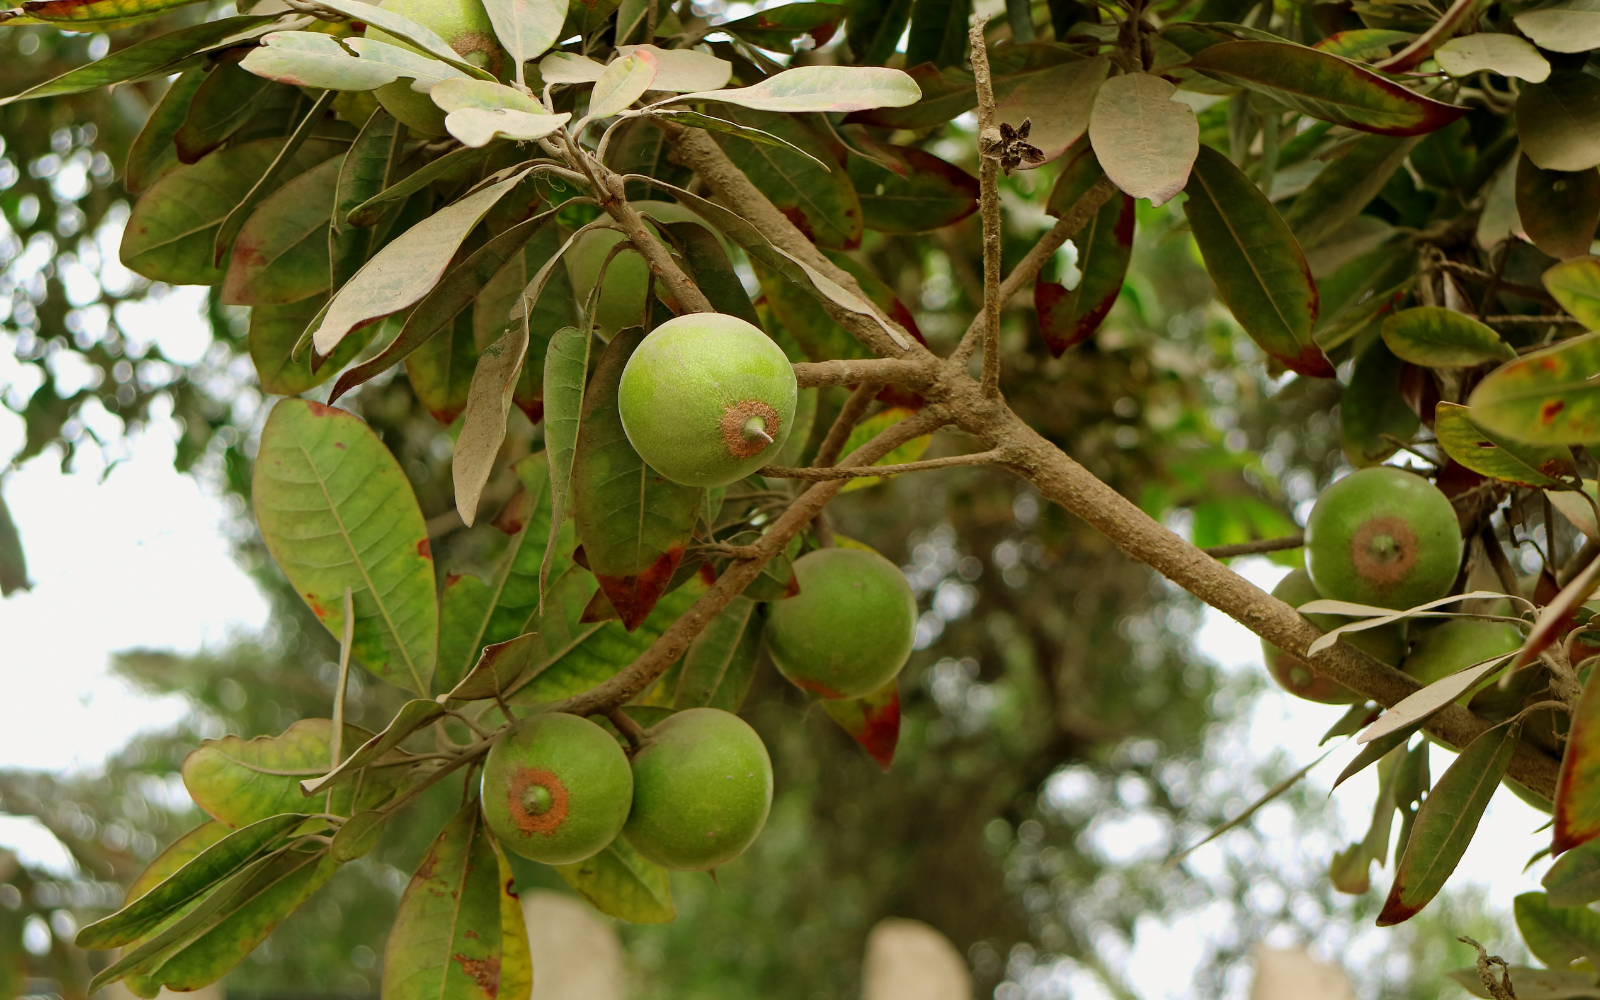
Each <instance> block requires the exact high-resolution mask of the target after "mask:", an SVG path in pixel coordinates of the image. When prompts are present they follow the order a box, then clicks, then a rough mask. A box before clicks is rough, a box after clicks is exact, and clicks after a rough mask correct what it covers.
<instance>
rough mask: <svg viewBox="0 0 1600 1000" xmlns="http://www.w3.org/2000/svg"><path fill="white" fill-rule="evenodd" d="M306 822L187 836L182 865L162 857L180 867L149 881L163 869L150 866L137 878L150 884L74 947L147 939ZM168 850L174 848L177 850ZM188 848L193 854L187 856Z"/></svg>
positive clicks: (295, 817) (285, 818)
mask: <svg viewBox="0 0 1600 1000" xmlns="http://www.w3.org/2000/svg"><path fill="white" fill-rule="evenodd" d="M305 820H306V816H304V815H302V814H299V813H285V814H281V815H276V816H270V817H268V818H266V819H263V820H260V821H259V822H255V823H251V824H249V825H248V826H245V827H243V828H242V829H238V830H233V831H231V832H229V831H228V829H227V828H226V826H224V825H223V824H221V823H217V822H216V821H213V823H212V824H211V825H208V826H206V827H201V828H200V829H199V830H196V831H194V833H195V834H198V836H188V837H185V838H184V840H182V841H180V842H179V843H180V844H184V843H186V845H187V846H186V848H185V850H184V851H183V852H180V854H182V853H187V856H186V857H182V860H181V861H179V856H178V855H173V849H171V848H169V850H168V852H167V853H166V854H163V855H162V858H163V859H167V861H169V862H171V861H178V863H179V867H176V868H173V869H171V870H170V871H167V872H166V874H165V875H164V877H156V878H154V879H153V880H151V879H149V878H148V876H150V875H151V874H152V872H154V873H156V874H157V876H160V872H161V870H162V868H165V867H167V866H161V867H158V866H157V865H156V864H152V866H151V868H149V869H146V872H145V875H144V876H141V883H143V882H146V881H149V882H150V884H148V885H144V884H138V883H136V885H135V887H134V888H135V889H138V890H139V891H138V894H137V895H135V894H134V893H133V891H132V890H130V892H129V899H128V901H127V902H126V904H124V906H123V908H122V909H120V910H118V911H117V912H116V913H113V914H111V915H110V916H109V917H105V918H103V919H101V920H97V921H95V922H94V923H92V924H90V925H88V926H87V927H85V928H83V929H82V930H81V931H79V932H78V938H77V945H78V947H80V948H88V949H93V950H96V951H104V950H108V949H111V948H118V947H121V946H123V945H125V944H128V943H130V942H132V941H135V940H137V939H138V938H140V937H141V936H143V935H145V934H148V933H149V932H150V931H152V930H154V929H155V928H156V927H158V926H159V925H160V924H161V923H162V922H163V921H165V920H166V919H168V918H169V917H171V916H172V915H173V914H175V913H177V912H178V911H179V910H180V909H182V907H183V906H184V905H185V904H186V903H189V902H190V901H191V900H192V899H193V898H194V897H195V896H197V895H199V894H200V893H203V892H205V891H206V890H207V889H210V888H211V887H212V886H214V885H216V884H217V883H218V882H220V881H222V880H223V879H225V878H227V877H228V876H230V875H232V874H233V873H234V872H236V871H238V870H239V869H240V868H242V867H244V866H245V865H248V864H250V863H251V862H253V861H256V860H257V859H259V858H261V857H262V856H263V855H265V854H266V853H267V852H269V851H271V850H273V849H274V848H277V847H280V846H282V845H283V844H284V843H286V838H287V836H288V834H289V832H290V831H291V830H293V829H294V828H295V827H297V826H299V825H300V824H301V823H303V822H305ZM202 831H203V832H202ZM173 846H174V848H177V847H178V845H176V844H175V845H173ZM188 847H194V848H197V849H196V850H193V851H192V852H188V851H187V848H188ZM159 860H160V859H158V861H159Z"/></svg>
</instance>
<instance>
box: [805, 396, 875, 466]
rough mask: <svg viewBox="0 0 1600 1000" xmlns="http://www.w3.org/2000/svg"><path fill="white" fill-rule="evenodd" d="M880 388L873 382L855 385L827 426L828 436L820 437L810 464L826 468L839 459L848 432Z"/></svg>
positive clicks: (853, 428)
mask: <svg viewBox="0 0 1600 1000" xmlns="http://www.w3.org/2000/svg"><path fill="white" fill-rule="evenodd" d="M881 388H883V387H882V386H880V385H878V384H877V383H875V382H863V383H861V384H860V385H858V386H856V388H855V391H854V392H852V393H850V398H849V399H847V400H845V401H844V406H843V407H841V408H840V410H839V415H838V416H837V417H835V418H834V420H833V426H831V427H829V428H828V436H827V437H825V438H823V439H822V444H821V445H820V446H819V447H818V448H817V457H816V458H815V459H813V460H812V463H811V464H812V465H814V466H816V467H817V468H819V469H826V468H828V467H830V466H832V465H834V464H835V463H837V462H838V461H839V456H840V455H841V454H842V453H843V452H844V446H845V445H846V444H847V443H849V441H850V432H851V431H853V430H855V427H856V424H858V423H860V422H861V418H862V416H863V415H864V414H865V413H866V412H867V407H869V406H871V405H872V400H873V398H874V397H876V396H877V395H878V390H879V389H881Z"/></svg>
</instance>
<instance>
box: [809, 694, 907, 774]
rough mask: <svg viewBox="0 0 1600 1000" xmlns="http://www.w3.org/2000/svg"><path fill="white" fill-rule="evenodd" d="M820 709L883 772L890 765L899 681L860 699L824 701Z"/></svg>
mask: <svg viewBox="0 0 1600 1000" xmlns="http://www.w3.org/2000/svg"><path fill="white" fill-rule="evenodd" d="M822 707H823V708H824V709H825V710H826V711H827V713H828V715H829V716H830V717H831V718H832V719H833V721H834V722H837V723H838V724H839V725H840V726H841V727H842V728H843V729H844V731H845V732H847V733H849V734H850V738H851V739H853V740H855V741H856V742H857V743H859V744H861V746H862V747H863V748H865V749H866V751H867V753H869V754H871V755H872V759H873V760H875V761H877V762H878V766H879V767H881V768H883V769H884V770H885V771H887V770H889V765H890V764H892V763H893V762H894V748H895V745H896V744H897V743H898V742H899V741H900V679H899V678H898V677H896V678H894V679H893V680H891V681H889V683H887V684H885V685H884V686H883V687H881V688H879V689H878V690H876V691H874V692H872V693H871V694H869V695H866V696H864V697H861V698H853V699H851V700H849V701H838V700H834V699H824V700H823V702H822Z"/></svg>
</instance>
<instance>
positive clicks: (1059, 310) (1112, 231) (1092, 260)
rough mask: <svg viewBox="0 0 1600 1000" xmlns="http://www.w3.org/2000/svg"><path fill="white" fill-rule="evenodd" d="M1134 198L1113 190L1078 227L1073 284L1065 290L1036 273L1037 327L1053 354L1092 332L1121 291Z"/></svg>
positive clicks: (1129, 248) (1130, 242)
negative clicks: (1116, 194) (1037, 279)
mask: <svg viewBox="0 0 1600 1000" xmlns="http://www.w3.org/2000/svg"><path fill="white" fill-rule="evenodd" d="M1135 214H1136V213H1135V202H1134V200H1133V196H1132V195H1126V194H1123V195H1118V196H1117V197H1114V198H1112V199H1110V200H1109V201H1107V202H1106V203H1105V204H1104V205H1101V206H1100V210H1099V211H1098V212H1097V213H1096V214H1095V217H1094V218H1093V219H1090V220H1089V222H1088V223H1087V224H1086V225H1085V226H1084V227H1083V228H1082V229H1081V230H1079V231H1078V235H1077V236H1076V237H1074V238H1073V243H1074V244H1076V245H1077V246H1078V247H1079V248H1080V249H1079V251H1078V270H1079V271H1080V272H1082V273H1081V274H1080V275H1079V278H1078V283H1077V284H1076V285H1074V286H1073V287H1072V288H1071V289H1068V288H1066V287H1065V286H1063V285H1061V284H1060V283H1058V282H1054V281H1045V280H1043V279H1042V278H1041V279H1040V280H1039V282H1038V283H1037V284H1035V285H1034V289H1033V305H1034V308H1035V309H1036V310H1037V311H1038V313H1039V332H1040V334H1042V335H1043V336H1044V342H1045V346H1046V347H1048V348H1049V349H1050V353H1051V354H1052V355H1054V356H1055V357H1058V358H1059V357H1060V356H1061V355H1062V352H1064V351H1066V349H1067V348H1069V347H1071V346H1073V345H1074V344H1077V343H1080V342H1081V341H1083V340H1085V339H1087V338H1088V337H1090V336H1092V335H1093V334H1094V332H1095V330H1097V329H1099V328H1100V323H1101V321H1102V320H1104V319H1105V318H1106V314H1107V313H1109V312H1110V311H1111V307H1112V306H1113V305H1115V304H1116V302H1117V296H1118V295H1120V294H1121V293H1122V279H1123V278H1124V277H1125V276H1126V275H1127V273H1128V261H1129V259H1131V258H1132V256H1133V225H1134V218H1135Z"/></svg>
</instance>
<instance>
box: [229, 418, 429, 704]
mask: <svg viewBox="0 0 1600 1000" xmlns="http://www.w3.org/2000/svg"><path fill="white" fill-rule="evenodd" d="M253 496H254V509H255V514H256V520H257V523H258V524H259V525H260V528H261V535H262V538H263V540H264V541H265V542H266V545H267V550H268V551H269V552H271V553H272V556H273V558H274V559H276V560H277V562H278V566H279V567H280V568H281V569H282V570H283V572H284V575H285V576H287V577H288V578H289V582H290V583H291V584H292V585H293V586H294V588H295V591H296V592H297V593H299V594H300V596H301V597H302V598H303V599H304V600H305V602H306V604H307V605H309V606H310V608H311V610H312V612H314V613H315V614H316V615H317V617H318V618H319V619H320V620H321V621H322V623H323V624H324V625H325V626H327V627H328V629H329V631H331V632H332V633H333V634H334V635H339V634H340V632H341V630H342V627H343V622H342V617H343V616H342V612H341V611H340V603H341V599H342V595H343V594H344V590H345V588H346V587H349V588H351V589H352V590H353V592H354V594H355V609H356V624H355V644H354V646H353V648H352V656H353V657H354V658H355V659H356V660H357V661H359V662H360V663H361V664H362V665H363V666H365V667H366V668H367V669H368V670H370V671H372V672H373V673H375V674H377V675H378V676H379V677H382V678H384V679H385V680H389V681H392V682H394V683H397V684H400V685H401V686H403V687H407V688H409V689H410V690H411V691H413V692H415V693H417V694H420V695H426V694H427V693H428V680H429V678H430V676H431V675H432V673H433V662H434V646H435V643H436V642H437V638H438V631H439V617H438V607H437V605H436V604H435V603H434V592H433V555H432V550H431V548H430V546H429V543H428V533H427V529H426V527H425V526H424V525H423V522H422V512H421V511H420V510H419V509H418V508H417V501H416V498H415V496H414V495H413V494H412V492H411V484H410V483H409V482H408V481H407V479H406V476H405V473H404V472H403V471H402V470H401V468H400V463H399V462H397V461H396V460H395V458H394V456H393V455H391V454H390V453H389V449H387V448H385V447H384V446H383V442H382V441H380V440H379V439H378V436H377V435H376V434H375V433H373V431H372V429H371V428H370V427H368V426H367V425H366V424H365V423H363V422H362V421H360V420H359V419H357V418H356V417H354V416H352V415H351V414H349V413H346V412H345V411H343V410H337V409H333V408H332V407H328V406H323V405H321V404H319V403H313V402H309V401H306V400H298V399H286V400H283V401H282V402H280V403H278V404H277V406H275V407H273V410H272V414H271V415H270V416H269V417H268V418H267V423H266V426H265V427H264V428H263V429H262V431H261V446H260V452H259V455H258V457H257V459H256V468H255V486H254V494H253Z"/></svg>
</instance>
